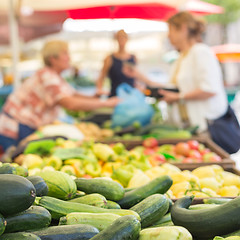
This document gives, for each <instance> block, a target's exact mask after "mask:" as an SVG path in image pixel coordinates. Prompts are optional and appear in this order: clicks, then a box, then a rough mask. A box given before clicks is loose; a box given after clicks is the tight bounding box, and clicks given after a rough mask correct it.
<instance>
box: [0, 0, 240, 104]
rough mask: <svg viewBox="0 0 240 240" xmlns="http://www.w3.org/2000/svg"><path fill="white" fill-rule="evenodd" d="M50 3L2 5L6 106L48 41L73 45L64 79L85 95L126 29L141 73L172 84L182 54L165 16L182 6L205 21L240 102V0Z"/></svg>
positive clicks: (0, 65)
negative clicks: (173, 70)
mask: <svg viewBox="0 0 240 240" xmlns="http://www.w3.org/2000/svg"><path fill="white" fill-rule="evenodd" d="M30 2H31V1H30ZM51 2H52V3H51V4H50V3H47V1H46V2H45V1H43V3H42V5H41V6H38V5H34V4H33V5H31V4H32V3H29V1H27V0H25V1H18V0H11V1H6V0H3V1H1V3H0V87H1V88H0V94H1V95H0V96H1V98H0V99H1V103H0V105H1V104H2V103H3V102H4V97H5V96H6V95H7V94H8V93H9V92H11V91H12V89H13V87H14V86H15V87H16V86H17V85H18V83H19V82H21V81H23V80H24V79H25V78H26V77H28V76H30V75H32V73H33V72H35V71H36V70H37V69H39V68H40V67H41V66H42V62H41V59H40V50H41V48H42V46H43V43H44V42H45V41H47V40H49V39H62V40H66V41H68V42H69V46H70V53H71V59H72V66H73V68H72V69H70V70H69V71H66V72H64V73H63V76H64V77H65V78H67V79H68V80H69V81H70V82H71V83H72V84H73V85H75V86H77V87H81V89H82V87H85V88H84V89H83V91H84V92H86V93H87V91H88V89H87V88H86V87H88V88H89V89H91V90H93V89H94V84H95V80H96V79H97V76H98V74H99V71H100V70H101V67H102V64H103V59H104V58H105V57H106V56H107V55H108V54H109V53H111V52H113V51H114V50H115V49H116V47H117V46H116V43H115V41H114V39H113V35H114V33H115V32H116V31H118V30H119V29H124V30H125V31H126V32H127V33H128V34H129V43H128V45H127V47H128V49H129V51H130V52H132V53H133V54H135V55H136V56H137V58H138V64H139V67H140V69H141V71H142V72H143V73H145V74H146V75H147V76H148V77H149V78H150V79H152V80H154V81H159V82H167V81H168V76H169V68H170V66H171V63H172V62H173V61H174V60H175V59H176V58H177V55H178V54H177V52H176V51H174V50H173V49H172V47H171V45H170V43H169V41H168V39H167V32H168V26H167V24H166V23H165V21H166V19H167V18H168V17H169V16H171V15H173V14H175V13H176V12H177V11H180V10H188V11H191V12H193V13H195V14H198V15H202V16H204V18H206V21H207V22H208V28H207V32H206V35H205V36H204V42H206V43H207V44H208V45H210V46H213V50H214V51H215V52H216V54H218V55H217V56H218V58H219V61H220V62H221V66H222V70H223V73H224V81H225V82H224V83H225V86H226V92H227V94H228V98H229V101H230V102H232V101H233V100H234V98H235V96H236V93H237V92H238V88H239V86H240V2H239V0H228V1H220V0H202V1H199V0H182V1H173V0H171V1H160V0H159V1H154V3H151V1H144V0H141V1H136V0H135V1H133V0H129V1H127V0H126V1H121V2H120V1H119V2H120V4H119V3H118V1H114V3H115V5H113V4H112V3H111V1H103V3H102V4H103V5H99V4H100V2H101V1H98V2H97V3H96V1H89V3H88V4H87V3H85V4H84V3H82V2H81V1H69V4H66V3H65V5H63V6H61V4H60V6H58V4H55V5H54V2H55V1H51ZM158 2H159V3H158ZM10 3H11V4H10ZM35 4H36V3H35ZM238 44H239V45H238ZM221 54H222V55H221ZM76 73H77V75H78V77H77V78H75V79H74V80H73V76H74V74H75V75H76ZM6 86H7V87H6ZM106 88H107V84H106Z"/></svg>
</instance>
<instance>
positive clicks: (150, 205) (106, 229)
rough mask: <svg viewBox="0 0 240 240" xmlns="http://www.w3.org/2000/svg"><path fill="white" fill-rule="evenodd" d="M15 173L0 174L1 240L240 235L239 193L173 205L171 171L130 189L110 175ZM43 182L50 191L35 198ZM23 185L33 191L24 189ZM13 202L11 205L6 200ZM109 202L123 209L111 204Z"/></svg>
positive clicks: (175, 239)
mask: <svg viewBox="0 0 240 240" xmlns="http://www.w3.org/2000/svg"><path fill="white" fill-rule="evenodd" d="M3 165H4V164H3ZM4 167H5V166H4ZM172 167H174V168H175V166H172ZM5 169H6V167H5ZM212 169H214V170H217V167H216V166H215V167H213V168H212ZM196 170H197V169H196ZM198 171H199V170H198ZM218 171H220V169H218ZM222 171H223V170H222ZM26 173H27V174H26ZM43 173H44V174H43ZM16 174H17V172H16V171H13V172H12V173H11V174H8V173H3V172H1V174H0V177H1V178H2V179H1V184H0V187H1V197H0V206H1V207H2V204H3V205H4V208H3V207H2V208H1V209H0V240H9V239H10V240H11V239H19V240H21V239H23V240H24V239H25V240H29V239H30V240H41V239H42V240H61V239H65V240H76V239H84V240H88V239H92V240H99V239H103V240H119V239H129V240H149V239H152V240H166V239H168V240H193V239H200V240H222V239H226V240H234V239H235V240H238V239H239V238H240V225H239V214H240V204H239V201H240V197H237V198H235V199H230V198H206V199H204V200H203V203H201V204H196V205H192V201H193V196H185V197H183V198H180V199H178V200H177V201H176V202H175V203H173V202H172V201H171V200H170V199H169V197H168V194H167V193H168V191H169V189H170V188H171V187H172V186H173V185H172V184H173V183H174V181H175V180H174V178H171V177H169V176H168V175H162V176H161V177H157V178H155V179H153V180H151V181H150V182H149V183H147V184H145V185H143V186H139V187H135V188H134V189H127V188H123V186H121V185H120V184H119V183H117V182H116V181H113V180H112V179H109V178H106V177H105V178H104V177H103V178H99V177H98V178H92V179H82V178H76V177H75V178H74V177H69V175H67V174H65V173H63V172H60V171H55V170H54V171H49V170H41V171H40V172H36V173H35V175H32V176H31V178H30V176H28V171H25V177H23V176H20V175H16ZM18 174H19V173H18ZM47 174H49V176H47ZM202 174H209V172H208V173H205V172H204V171H203V172H202ZM26 175H27V176H26ZM55 176H56V179H55ZM34 177H36V179H34ZM44 179H46V180H44ZM70 179H71V180H70ZM2 180H3V181H2ZM30 180H32V182H31V181H30ZM82 180H84V181H82ZM11 181H12V182H15V183H16V181H17V182H19V184H20V185H19V190H17V189H16V186H14V184H10V185H9V182H11ZM58 181H59V184H57V182H58ZM229 181H230V179H229ZM33 182H34V183H35V185H33ZM43 182H45V185H44V186H47V189H50V191H46V188H44V191H41V194H42V196H41V197H36V192H37V191H36V189H35V187H34V186H37V187H39V186H43ZM74 184H75V186H74ZM94 185H97V186H98V187H95V186H94ZM24 188H26V189H28V191H27V192H26V191H23V192H22V190H23V189H24ZM4 189H8V191H6V190H4ZM39 189H43V188H42V187H41V188H39ZM83 189H84V192H83V191H82V190H83ZM112 189H113V190H112ZM63 193H64V194H63ZM67 193H70V194H67ZM29 195H30V196H29ZM19 196H21V197H19ZM113 199H115V200H113ZM10 200H11V204H6V202H9V201H10ZM100 201H101V203H102V204H101V205H99V202H100ZM108 201H111V202H112V203H115V204H116V205H118V206H121V207H120V208H118V209H117V208H115V206H116V205H112V206H114V207H113V208H109V205H108V207H106V206H107V202H108ZM94 202H95V204H94ZM26 203H27V204H26ZM13 209H14V210H13Z"/></svg>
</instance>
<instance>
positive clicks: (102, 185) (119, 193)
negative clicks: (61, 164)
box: [75, 178, 124, 201]
mask: <svg viewBox="0 0 240 240" xmlns="http://www.w3.org/2000/svg"><path fill="white" fill-rule="evenodd" d="M75 183H76V185H77V189H78V190H80V191H83V192H85V193H99V194H101V195H103V196H104V197H105V198H106V199H108V200H112V201H118V200H120V199H121V198H123V196H124V188H123V187H122V185H121V184H119V183H117V182H115V181H113V180H108V179H104V178H91V179H86V178H77V179H75Z"/></svg>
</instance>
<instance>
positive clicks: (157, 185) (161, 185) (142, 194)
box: [118, 175, 172, 208]
mask: <svg viewBox="0 0 240 240" xmlns="http://www.w3.org/2000/svg"><path fill="white" fill-rule="evenodd" d="M171 186H172V179H171V178H170V177H169V176H167V175H166V176H162V177H158V178H155V179H154V180H152V181H151V182H149V183H147V184H145V185H144V186H141V187H138V188H135V189H134V190H132V191H129V192H126V193H125V195H124V197H123V198H122V199H121V200H120V201H118V204H119V205H120V206H121V207H122V208H131V207H132V206H134V205H136V204H137V203H139V202H140V201H142V200H143V199H145V198H146V197H148V196H151V195H153V194H156V193H160V194H164V193H165V192H167V190H168V189H169V188H170V187H171Z"/></svg>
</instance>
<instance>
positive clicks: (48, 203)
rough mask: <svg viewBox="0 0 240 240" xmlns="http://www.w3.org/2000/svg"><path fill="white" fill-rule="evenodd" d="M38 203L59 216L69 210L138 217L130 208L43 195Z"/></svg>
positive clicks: (69, 211)
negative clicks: (96, 204) (118, 207)
mask: <svg viewBox="0 0 240 240" xmlns="http://www.w3.org/2000/svg"><path fill="white" fill-rule="evenodd" d="M38 204H39V205H40V206H42V207H45V208H46V209H48V210H50V211H53V212H56V213H58V214H60V215H61V216H64V215H67V214H69V213H71V212H88V213H114V214H117V215H120V216H124V215H135V216H136V217H137V218H138V219H140V217H139V215H138V214H137V213H136V212H134V211H132V210H124V209H105V208H99V207H94V206H90V205H86V204H82V203H75V202H69V201H63V200H60V199H57V198H53V197H48V196H43V197H42V198H40V199H39V202H38Z"/></svg>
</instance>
